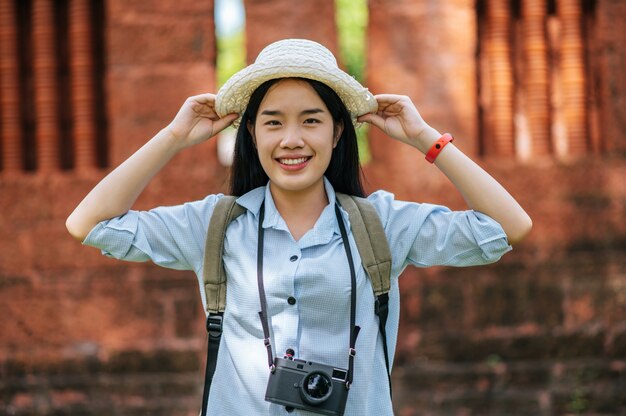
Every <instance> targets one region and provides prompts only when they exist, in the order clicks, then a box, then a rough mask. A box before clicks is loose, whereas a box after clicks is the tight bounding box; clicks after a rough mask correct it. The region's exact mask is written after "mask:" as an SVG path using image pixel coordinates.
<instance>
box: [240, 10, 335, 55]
mask: <svg viewBox="0 0 626 416" xmlns="http://www.w3.org/2000/svg"><path fill="white" fill-rule="evenodd" d="M244 3H245V8H246V46H247V60H248V62H251V61H254V59H255V58H256V56H257V55H258V54H259V52H260V51H261V49H263V47H265V46H266V45H267V44H269V43H272V42H274V41H276V40H279V39H284V38H305V39H311V40H314V41H316V42H320V43H321V44H323V45H324V46H326V47H327V48H328V49H330V50H331V51H332V52H333V53H336V52H337V29H336V26H335V2H334V1H333V0H301V1H298V2H294V1H292V0H264V1H251V0H246V1H245V2H244Z"/></svg>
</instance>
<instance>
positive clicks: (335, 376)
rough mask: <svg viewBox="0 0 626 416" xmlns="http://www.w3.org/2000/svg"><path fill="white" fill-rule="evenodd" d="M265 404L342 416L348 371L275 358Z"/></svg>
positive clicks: (346, 397) (346, 398) (308, 362)
mask: <svg viewBox="0 0 626 416" xmlns="http://www.w3.org/2000/svg"><path fill="white" fill-rule="evenodd" d="M274 366H275V371H274V372H272V373H270V378H269V381H268V383H267V390H266V392H265V400H266V401H269V402H272V403H277V404H281V405H283V406H286V407H293V408H296V409H304V410H308V411H311V412H315V413H318V414H322V415H343V412H344V410H345V408H346V401H347V400H348V388H347V387H346V378H347V374H348V371H347V370H344V369H341V368H336V367H333V366H329V365H324V364H319V363H314V362H311V361H306V360H300V359H294V358H278V357H275V358H274Z"/></svg>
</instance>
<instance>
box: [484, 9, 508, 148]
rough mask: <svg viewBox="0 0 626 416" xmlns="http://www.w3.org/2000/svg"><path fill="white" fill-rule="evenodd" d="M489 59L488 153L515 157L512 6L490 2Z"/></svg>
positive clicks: (488, 20) (488, 25)
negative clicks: (489, 128) (489, 122)
mask: <svg viewBox="0 0 626 416" xmlns="http://www.w3.org/2000/svg"><path fill="white" fill-rule="evenodd" d="M486 41H487V55H488V61H489V62H488V65H489V81H490V84H491V85H490V88H489V90H490V92H491V97H490V98H491V103H490V108H489V112H490V116H491V117H490V119H491V126H490V127H491V129H492V131H490V132H489V134H488V137H490V138H491V140H489V142H488V143H487V146H486V149H485V152H486V153H487V154H494V155H501V156H513V155H514V154H515V140H514V132H513V67H512V64H511V9H510V7H509V4H508V2H503V1H501V0H489V1H488V2H487V39H486Z"/></svg>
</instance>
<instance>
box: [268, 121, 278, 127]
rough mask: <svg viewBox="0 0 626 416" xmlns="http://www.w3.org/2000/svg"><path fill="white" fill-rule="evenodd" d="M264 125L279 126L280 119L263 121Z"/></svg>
mask: <svg viewBox="0 0 626 416" xmlns="http://www.w3.org/2000/svg"><path fill="white" fill-rule="evenodd" d="M265 125H266V126H280V121H278V120H268V121H266V122H265Z"/></svg>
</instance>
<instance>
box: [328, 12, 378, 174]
mask: <svg viewBox="0 0 626 416" xmlns="http://www.w3.org/2000/svg"><path fill="white" fill-rule="evenodd" d="M335 20H336V24H337V33H338V35H337V36H338V39H339V55H340V57H341V59H340V60H341V62H342V63H343V66H344V67H345V70H346V72H348V73H349V74H350V75H352V76H354V78H356V79H357V81H359V82H361V83H364V82H365V62H366V59H365V56H366V55H365V53H366V51H365V46H366V43H367V42H366V41H365V40H366V34H367V20H368V8H367V0H335ZM368 132H369V126H368V125H363V126H361V127H360V128H359V129H357V131H356V133H357V139H358V142H359V153H360V159H361V163H362V164H366V163H367V162H369V160H370V157H371V156H370V149H369V145H368V140H367V137H368Z"/></svg>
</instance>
